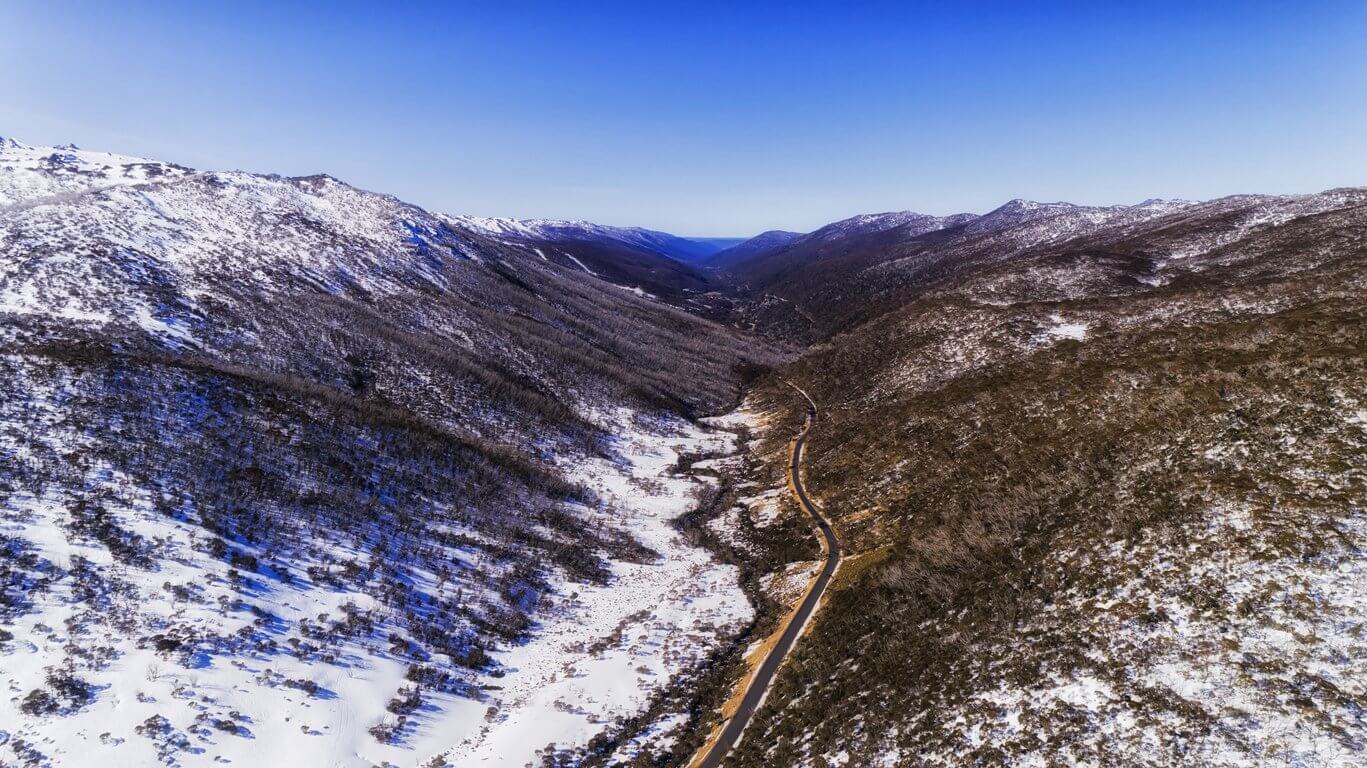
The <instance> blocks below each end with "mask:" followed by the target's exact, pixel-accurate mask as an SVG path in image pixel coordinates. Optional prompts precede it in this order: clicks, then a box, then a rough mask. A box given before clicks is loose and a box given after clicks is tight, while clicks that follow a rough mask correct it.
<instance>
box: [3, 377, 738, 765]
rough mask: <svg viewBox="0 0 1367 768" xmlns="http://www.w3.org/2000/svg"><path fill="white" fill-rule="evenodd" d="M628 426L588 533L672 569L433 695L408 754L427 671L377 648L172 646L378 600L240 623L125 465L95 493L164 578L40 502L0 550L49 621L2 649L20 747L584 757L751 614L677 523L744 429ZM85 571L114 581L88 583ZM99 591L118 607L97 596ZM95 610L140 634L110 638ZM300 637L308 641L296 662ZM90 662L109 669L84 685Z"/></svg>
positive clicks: (602, 475) (98, 473)
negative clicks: (689, 463)
mask: <svg viewBox="0 0 1367 768" xmlns="http://www.w3.org/2000/svg"><path fill="white" fill-rule="evenodd" d="M35 394H37V395H41V394H43V393H41V392H35ZM35 400H36V401H37V402H51V399H50V398H43V397H38V398H35ZM54 418H55V414H54ZM612 421H613V426H612V429H613V430H614V431H616V432H617V434H619V435H621V438H620V439H619V441H618V442H617V443H616V446H615V448H616V451H617V453H618V458H617V459H616V460H613V461H609V460H592V461H588V462H585V463H582V464H580V465H579V466H577V467H575V468H574V470H573V474H574V476H575V478H576V479H577V480H578V481H580V482H582V483H584V484H586V485H589V486H591V487H592V488H594V490H595V491H597V492H598V493H599V494H600V495H601V498H602V499H603V501H604V502H605V503H604V504H603V505H602V506H601V508H599V509H593V510H584V519H585V524H586V525H602V526H612V527H619V528H623V529H625V530H627V531H628V532H630V533H631V534H632V535H633V536H634V537H635V538H636V539H637V540H639V541H640V542H641V543H642V544H644V545H645V546H646V547H648V548H650V549H651V550H653V551H654V552H655V553H657V554H658V558H656V559H655V560H654V561H653V562H642V563H617V564H615V565H614V568H613V575H612V577H611V579H610V581H609V582H608V583H607V584H605V585H603V586H590V585H585V584H571V583H569V582H563V583H560V584H553V585H552V590H551V592H550V594H549V595H547V596H546V597H544V598H543V600H545V601H546V603H543V604H542V606H541V609H540V611H539V613H538V614H537V616H539V617H540V623H539V624H538V625H537V626H535V627H534V628H533V629H532V631H531V640H530V641H529V642H527V643H525V644H523V645H520V646H514V647H511V648H508V649H506V650H503V651H501V652H498V653H496V654H494V655H495V661H496V662H497V668H498V669H500V670H501V672H500V673H499V674H500V676H499V677H492V676H486V677H485V678H483V679H482V681H481V682H482V684H483V687H484V689H485V690H484V691H483V693H482V694H481V695H466V696H455V695H450V694H445V693H441V692H434V691H425V692H424V695H423V700H422V704H421V706H420V708H419V709H418V710H417V711H416V712H413V713H411V714H410V716H409V717H410V720H411V721H413V722H415V723H416V725H415V726H414V725H410V726H409V729H410V730H408V731H407V732H406V735H405V738H403V739H401V740H398V741H397V742H396V743H394V744H383V743H380V742H378V741H377V740H376V739H375V738H373V737H372V736H371V735H370V733H368V730H369V729H370V728H372V727H374V726H375V725H377V724H384V723H386V722H390V723H392V721H394V720H395V714H394V713H393V711H392V709H387V706H388V705H390V704H391V699H392V698H393V697H395V695H396V694H395V692H396V691H402V690H403V689H404V688H405V686H406V685H407V684H408V680H407V679H406V678H405V675H406V673H407V671H408V665H407V664H405V663H403V661H401V660H399V659H397V658H395V657H394V656H393V655H391V654H387V653H385V652H384V650H385V649H384V647H383V644H382V643H380V642H376V639H375V638H374V637H373V636H364V635H361V636H357V637H356V638H351V639H348V640H347V641H346V642H344V643H342V644H341V645H340V647H336V646H333V648H336V650H334V651H332V654H333V655H332V657H331V658H320V657H319V656H318V654H308V653H302V654H292V653H262V654H252V653H239V654H235V655H211V654H204V655H191V656H189V657H186V658H181V656H179V655H177V654H175V653H168V652H167V649H166V648H163V647H161V646H160V645H159V644H158V641H157V640H156V639H155V638H157V637H161V635H153V634H152V633H153V632H154V630H155V628H156V627H157V626H166V625H172V624H174V625H175V626H176V627H178V628H180V629H181V631H185V628H186V627H193V628H194V629H193V632H194V633H198V634H200V635H203V636H205V637H220V638H221V637H230V636H232V637H240V638H243V639H244V641H246V640H248V639H251V638H256V637H259V636H260V635H262V634H272V633H274V634H278V635H281V636H283V635H284V634H287V633H289V634H293V633H292V632H290V630H292V629H293V628H296V627H302V626H303V625H306V624H307V623H308V622H309V621H310V620H313V621H314V622H315V623H317V624H324V625H325V624H326V623H327V622H329V621H334V620H345V619H346V618H347V617H348V616H350V615H351V614H352V613H353V612H356V611H357V609H360V610H361V611H365V610H368V609H370V608H372V607H373V606H371V605H370V604H369V603H368V596H367V595H364V594H358V593H353V592H349V591H347V590H345V589H323V588H319V587H318V585H316V584H310V583H309V582H308V581H307V580H297V581H294V582H292V583H291V582H288V581H286V582H283V583H268V582H265V581H263V582H262V583H260V584H259V585H258V586H259V589H258V590H257V592H256V594H254V595H253V596H252V597H253V600H252V603H253V606H254V610H253V611H252V612H246V611H242V610H238V608H240V605H238V604H237V603H238V599H239V597H240V593H239V592H238V591H237V590H235V589H234V587H233V580H234V579H235V578H237V577H235V576H234V575H233V574H231V573H230V565H229V564H227V563H225V562H223V561H221V560H213V559H210V558H207V557H205V556H204V555H203V554H202V553H200V552H198V551H196V548H195V547H193V546H192V545H191V543H192V540H193V539H194V537H195V536H196V535H199V533H198V531H197V530H196V528H195V526H193V525H190V524H187V523H185V522H182V521H178V520H175V519H172V518H168V517H167V516H165V515H163V514H158V513H157V512H155V511H154V510H153V509H152V508H151V504H150V503H148V499H147V498H145V496H144V495H143V494H141V492H138V491H131V492H130V491H128V489H129V488H130V487H135V485H136V484H134V483H131V482H130V481H129V479H128V478H125V477H121V476H119V475H118V474H117V473H114V472H111V471H109V470H108V469H107V468H105V469H97V470H95V471H93V472H91V473H89V474H88V476H87V479H88V481H89V482H91V483H93V484H103V485H106V486H108V487H109V488H110V489H111V490H110V493H111V495H117V496H118V497H119V498H120V499H122V500H124V501H125V502H126V503H124V504H122V505H121V508H120V509H119V519H120V520H121V522H122V524H123V525H124V526H125V527H126V528H127V529H128V530H130V531H131V532H133V533H135V534H136V535H138V536H142V537H144V539H146V540H147V541H152V542H155V543H156V545H157V551H158V553H159V555H160V556H159V558H158V560H157V562H156V563H155V565H154V566H153V567H151V568H138V567H129V566H127V565H125V564H120V563H117V562H114V561H113V560H112V558H111V556H110V554H109V551H108V550H107V549H105V548H103V547H101V546H99V545H97V544H89V543H82V542H81V541H80V540H79V539H75V538H71V537H70V536H69V533H68V532H69V529H70V527H71V525H72V523H71V517H72V510H71V509H70V508H68V507H69V505H68V504H67V503H65V500H64V499H63V498H62V497H61V496H59V495H52V496H49V497H40V498H28V499H26V500H24V502H23V503H22V504H20V505H17V506H19V507H21V508H17V509H10V510H7V513H6V518H5V519H6V522H5V524H4V528H3V530H0V537H3V538H0V542H3V544H4V546H5V548H6V555H7V556H10V557H13V558H14V560H15V561H16V562H17V563H18V564H19V566H20V567H19V569H18V570H17V571H14V570H7V571H6V573H7V574H8V575H9V576H12V577H14V578H10V579H8V581H7V583H6V584H5V586H6V589H7V590H13V591H15V592H16V593H19V592H22V593H24V596H27V597H31V598H32V599H33V600H34V601H35V603H36V605H35V606H33V607H35V608H36V610H32V611H29V612H27V613H24V614H23V615H21V616H18V617H17V619H16V620H15V621H14V622H13V623H12V624H11V625H10V626H9V631H10V632H12V634H13V639H12V640H11V641H10V642H0V684H3V685H4V686H5V695H4V696H3V697H0V742H3V743H0V748H3V749H5V750H6V751H12V752H13V755H14V756H16V757H18V758H19V760H20V764H32V765H38V766H45V765H52V766H96V765H109V764H113V765H155V764H167V765H180V766H197V765H211V764H235V765H247V766H253V765H261V764H262V763H261V760H262V756H263V755H270V756H271V758H270V763H271V764H274V765H291V766H300V767H301V768H303V767H304V766H329V767H331V766H372V765H396V766H416V765H429V764H433V763H432V762H431V761H432V760H433V759H434V758H440V759H445V760H446V761H447V762H448V763H449V764H452V765H458V766H464V765H481V766H523V765H526V764H528V763H529V762H531V763H538V762H539V757H538V755H539V754H544V750H545V749H546V748H547V747H548V746H550V745H554V747H555V748H556V749H566V748H573V747H578V746H582V745H583V744H584V743H585V742H587V741H588V740H589V739H590V738H592V737H593V736H594V735H595V734H597V733H599V732H600V731H602V730H603V729H604V728H605V727H606V726H607V725H609V724H610V723H612V721H613V720H614V719H615V718H618V717H623V716H628V715H632V714H636V713H637V712H639V711H640V710H641V709H643V708H644V707H645V706H646V704H647V703H648V700H649V699H650V697H651V696H652V694H653V693H654V692H655V691H656V690H658V689H659V688H660V687H661V686H664V685H666V684H667V683H668V682H669V681H670V679H671V677H673V676H674V675H676V674H678V673H679V672H680V671H681V670H684V669H685V668H687V667H689V666H690V665H693V664H695V663H697V662H698V661H699V660H701V659H702V657H703V656H704V655H705V654H706V653H707V652H708V651H709V650H711V649H712V648H713V647H714V645H715V644H716V643H718V642H720V637H721V636H722V635H724V634H727V633H730V632H733V631H734V630H735V628H736V627H737V626H738V625H740V624H742V623H743V622H745V621H747V620H748V619H749V617H750V610H751V609H750V606H749V603H748V602H747V601H746V599H745V596H744V594H743V593H742V592H741V590H740V589H739V587H738V586H737V579H736V573H735V571H734V569H733V568H732V567H730V566H723V565H719V564H715V563H713V562H712V561H711V559H710V557H709V555H708V554H707V553H706V552H705V551H704V550H701V549H696V548H692V547H689V546H688V545H687V544H686V543H685V542H684V540H683V538H682V537H681V536H680V535H679V534H678V533H677V532H676V531H675V529H674V528H673V527H672V526H671V524H670V521H671V520H672V519H673V518H674V517H676V516H678V515H680V514H682V513H683V512H685V511H687V510H688V508H689V506H690V504H692V503H693V500H694V491H695V484H696V483H698V482H699V481H696V480H693V479H690V478H688V477H684V476H676V475H674V474H673V473H672V471H671V469H672V467H673V466H674V465H675V463H676V462H677V460H678V457H679V454H680V453H682V452H685V451H688V452H697V451H717V450H726V449H729V448H730V446H731V440H732V438H731V436H730V434H729V433H724V432H706V431H703V430H702V429H701V428H698V427H695V426H693V425H690V424H687V423H683V422H677V421H649V420H646V419H644V418H643V417H639V416H636V415H634V414H632V413H630V412H627V411H621V412H618V413H616V414H614V416H613V417H612ZM68 437H69V438H70V439H71V440H72V444H71V445H69V446H68V448H70V449H75V448H77V447H78V445H77V443H78V442H79V440H80V438H77V437H74V436H68ZM80 573H90V574H94V573H98V574H101V575H100V576H99V578H92V579H83V578H77V577H76V576H73V575H72V574H80ZM92 587H93V588H94V589H95V590H96V591H97V593H98V594H95V595H91V594H89V591H90V590H91V589H92ZM547 603H548V604H547ZM92 610H106V611H110V612H114V613H117V614H119V615H126V616H127V617H128V621H130V622H134V624H132V625H130V626H123V625H122V623H121V622H118V621H116V622H103V623H101V622H91V621H89V620H88V618H89V617H88V615H87V614H88V612H90V611H92ZM275 625H278V626H275ZM91 633H94V634H91ZM144 634H146V635H148V637H140V635H144ZM304 634H306V633H304ZM298 642H299V640H298V639H297V637H291V643H292V644H295V648H296V649H297V648H298V645H297V643H298ZM305 642H307V641H305ZM73 648H79V649H81V652H82V653H83V654H85V655H87V656H89V655H91V654H93V655H95V656H99V657H100V658H99V659H91V660H90V661H92V663H90V664H82V665H80V666H79V667H76V668H73V667H72V666H71V664H70V661H69V659H70V651H71V650H72V649H73ZM45 690H46V691H53V692H56V693H55V695H52V698H51V700H50V701H48V700H37V699H34V694H32V693H31V692H34V691H45ZM39 699H42V696H39ZM25 710H28V711H25ZM9 757H10V756H9V755H5V756H4V758H0V763H3V762H4V759H8V758H9ZM436 764H440V762H438V763H436Z"/></svg>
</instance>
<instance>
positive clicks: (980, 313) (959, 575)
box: [726, 189, 1367, 768]
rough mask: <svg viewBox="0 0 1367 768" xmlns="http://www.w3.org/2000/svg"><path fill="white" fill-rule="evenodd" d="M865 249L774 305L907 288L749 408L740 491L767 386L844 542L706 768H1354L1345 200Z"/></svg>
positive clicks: (971, 229) (1353, 194) (1358, 406)
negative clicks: (754, 708)
mask: <svg viewBox="0 0 1367 768" xmlns="http://www.w3.org/2000/svg"><path fill="white" fill-rule="evenodd" d="M862 247H865V248H868V247H869V246H867V245H863V246H862ZM885 248H886V249H887V252H886V253H885V254H884V255H883V256H882V257H881V258H875V257H874V256H873V255H870V257H869V258H868V259H867V262H866V263H867V264H868V266H866V267H864V268H863V270H862V271H859V272H852V273H850V277H849V278H848V279H845V280H844V281H843V282H842V283H841V284H840V285H838V287H837V288H836V289H835V290H833V291H831V292H823V291H821V290H819V289H817V288H814V287H809V288H807V290H806V292H804V293H802V294H800V295H802V296H804V297H808V296H810V297H812V298H811V299H810V301H811V302H812V303H810V304H808V305H807V306H808V308H809V309H811V310H812V311H816V310H818V309H819V304H818V303H817V302H818V301H826V300H828V301H839V302H843V303H846V304H855V305H861V304H862V305H865V306H868V305H872V304H874V303H877V302H880V301H885V300H886V299H887V297H888V296H889V295H890V294H889V293H888V291H889V288H888V286H889V284H892V283H893V281H894V280H902V279H905V280H908V281H909V282H908V283H907V285H906V286H903V287H894V288H893V290H894V291H895V294H893V295H896V296H897V297H898V298H897V299H896V300H895V301H891V302H890V305H891V307H892V308H891V309H887V310H885V311H882V312H881V313H880V312H878V311H877V310H873V311H872V312H873V313H874V314H875V316H874V317H873V318H872V319H869V320H867V321H864V322H861V323H858V324H855V325H853V326H852V327H849V328H848V329H847V330H844V331H843V332H840V333H838V334H837V335H834V336H832V337H830V338H829V339H828V340H826V341H825V342H823V343H821V344H818V345H815V346H813V347H811V348H810V349H809V350H808V352H807V353H806V354H804V355H803V356H802V357H801V358H799V359H798V360H796V361H793V362H792V363H790V364H788V365H785V366H783V367H781V368H780V369H778V370H777V371H775V372H774V373H773V374H772V375H770V376H766V377H764V378H762V379H761V380H760V381H758V382H756V384H755V385H754V386H753V387H752V388H751V389H750V393H751V394H750V397H749V399H748V400H747V402H746V407H747V408H750V409H753V410H754V411H756V412H758V413H759V414H760V415H761V422H762V423H764V424H766V425H767V427H766V428H764V429H763V430H761V431H760V432H759V433H757V434H756V436H755V439H756V444H755V446H754V448H753V449H752V455H753V456H756V457H759V464H758V465H757V466H756V467H754V468H753V469H751V470H750V471H749V472H748V473H747V474H746V475H745V477H744V481H743V482H745V483H746V484H747V485H746V487H747V488H748V491H747V494H748V495H749V496H750V497H751V498H757V497H762V495H763V493H765V492H766V491H770V492H780V491H781V489H782V488H784V487H785V484H786V476H785V473H786V471H787V468H788V465H789V461H790V459H789V454H788V452H787V450H786V448H787V446H788V445H789V442H790V441H791V439H792V436H793V435H794V434H796V433H797V432H798V430H799V429H800V428H801V424H802V420H803V417H804V415H805V413H806V411H807V401H806V400H805V399H803V397H802V396H801V395H799V394H798V393H797V392H796V391H795V390H794V389H793V386H794V385H796V386H798V387H801V389H802V390H803V391H804V392H806V393H807V394H809V395H810V396H811V398H812V399H813V400H814V401H815V402H816V403H817V404H819V406H820V407H821V409H822V411H821V416H820V420H819V421H818V422H817V424H816V426H814V427H813V429H812V430H811V432H810V435H809V437H808V439H807V444H806V447H805V448H804V452H803V456H804V465H803V473H804V485H805V487H806V489H807V492H808V493H809V494H811V496H812V497H813V499H814V500H815V501H816V502H817V503H818V504H819V505H820V506H821V508H822V509H823V510H824V514H825V515H826V516H827V517H828V518H830V519H831V522H832V524H833V525H834V527H835V529H836V530H837V531H838V532H839V535H840V541H841V547H842V550H843V552H844V559H843V561H842V563H841V566H840V569H839V571H838V573H837V576H836V578H835V580H834V582H833V586H832V587H831V588H830V589H829V590H828V591H827V593H826V597H825V606H826V607H824V608H823V609H822V611H821V613H820V614H819V617H818V619H817V620H815V621H814V622H813V624H812V627H811V629H810V630H809V633H808V634H807V635H806V638H805V639H804V640H803V642H802V643H801V645H799V647H798V650H797V652H796V653H795V655H794V656H793V657H791V658H790V659H789V660H788V662H787V666H786V670H788V671H787V672H786V673H785V674H783V675H781V676H780V677H781V679H780V681H779V682H778V684H777V685H776V686H775V687H774V688H772V689H771V690H770V691H769V696H768V700H767V702H766V704H765V705H764V706H763V707H762V708H761V710H760V711H759V712H758V714H757V717H756V720H755V721H754V722H752V723H751V724H750V725H749V727H748V729H747V730H746V733H745V738H744V739H743V740H742V741H741V742H740V745H739V747H738V748H737V750H736V751H735V752H734V753H733V754H732V755H731V757H730V758H729V759H728V761H727V762H726V765H727V766H731V767H733V768H749V767H750V766H756V767H758V766H771V765H890V766H892V765H895V766H925V765H930V766H958V765H1061V764H1081V765H1100V764H1120V765H1127V766H1153V767H1154V768H1158V767H1159V766H1170V765H1202V766H1243V765H1270V764H1282V763H1285V764H1293V765H1307V766H1310V765H1313V766H1335V765H1347V764H1355V763H1358V762H1361V758H1362V750H1363V744H1364V741H1363V737H1364V735H1367V729H1364V725H1363V721H1362V719H1361V717H1360V712H1359V708H1358V705H1357V701H1358V698H1359V697H1358V693H1359V692H1360V691H1361V680H1362V676H1363V674H1364V672H1367V669H1364V665H1363V660H1362V659H1363V657H1362V656H1361V654H1360V653H1358V649H1359V648H1360V645H1361V643H1360V640H1359V639H1358V634H1359V628H1360V627H1361V626H1362V622H1363V618H1364V612H1363V606H1364V605H1367V559H1364V557H1363V552H1364V551H1367V516H1364V510H1367V507H1365V506H1364V504H1363V500H1364V498H1367V463H1364V461H1363V456H1364V455H1365V451H1364V449H1367V400H1364V398H1363V395H1362V387H1361V382H1362V381H1364V380H1367V358H1364V356H1363V354H1362V350H1363V349H1367V189H1339V190H1330V191H1327V192H1323V193H1319V194H1313V195H1299V196H1277V197H1274V196H1238V197H1231V198H1225V199H1221V200H1214V201H1210V202H1205V203H1185V202H1184V203H1162V202H1153V203H1146V204H1142V205H1141V206H1132V207H1121V208H1106V209H1096V208H1091V209H1089V208H1083V207H1080V206H1059V205H1041V206H1037V205H1033V204H1024V203H1021V202H1018V201H1017V202H1013V203H1009V204H1008V205H1007V206H1004V207H1003V208H1002V209H998V211H994V212H993V213H992V214H988V215H986V216H983V217H980V218H978V219H975V220H973V221H971V222H969V223H968V224H967V226H963V225H961V226H959V227H949V228H946V229H944V230H943V231H940V232H932V233H927V234H923V235H919V236H915V237H912V238H910V239H909V240H907V241H906V242H898V241H896V240H893V241H890V242H888V243H887V244H886V245H885ZM833 258H834V256H833ZM966 264H967V266H966ZM816 274H823V275H829V274H831V273H829V272H825V273H815V272H814V273H813V275H812V276H809V277H808V278H807V279H808V280H811V281H813V282H819V281H820V280H821V279H822V278H820V277H816V276H814V275H816ZM782 285H783V286H785V287H787V286H791V285H793V284H791V283H787V284H782ZM799 285H800V284H799ZM837 291H838V292H837ZM818 297H822V298H818ZM825 297H830V298H825ZM837 311H841V310H839V309H837ZM790 382H791V384H790ZM749 514H751V515H753V517H752V520H753V521H754V524H755V525H761V524H764V525H776V524H781V523H783V522H785V521H791V520H793V519H799V520H801V519H804V517H805V516H804V515H803V514H802V513H801V512H800V511H799V510H797V509H794V508H784V507H777V508H775V507H768V508H760V509H758V510H752V511H751V512H750V513H749ZM809 540H810V539H809ZM804 557H805V558H807V559H811V558H813V557H814V556H813V555H811V554H807V555H805V556H804ZM794 560H795V562H792V563H790V564H788V565H787V566H786V567H787V568H788V569H790V570H791V569H799V570H801V569H803V568H806V569H808V570H806V571H803V572H806V573H812V572H814V571H812V570H811V566H810V565H808V564H803V563H800V562H796V561H797V558H794ZM782 569H783V566H779V570H780V571H782ZM1292 701H1294V704H1288V703H1289V702H1292ZM833 713H839V715H838V716H833Z"/></svg>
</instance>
